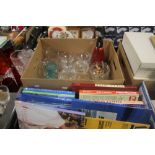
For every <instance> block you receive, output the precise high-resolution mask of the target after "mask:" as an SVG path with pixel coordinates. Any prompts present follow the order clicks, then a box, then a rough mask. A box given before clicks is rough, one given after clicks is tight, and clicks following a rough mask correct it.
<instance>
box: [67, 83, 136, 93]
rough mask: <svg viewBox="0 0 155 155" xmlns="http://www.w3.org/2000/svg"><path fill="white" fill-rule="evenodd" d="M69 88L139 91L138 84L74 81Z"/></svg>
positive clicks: (76, 90)
mask: <svg viewBox="0 0 155 155" xmlns="http://www.w3.org/2000/svg"><path fill="white" fill-rule="evenodd" d="M69 90H72V91H75V92H77V93H78V92H79V90H115V91H116V90H117V91H138V87H137V86H125V85H103V84H85V83H84V84H82V83H72V85H71V86H70V87H69Z"/></svg>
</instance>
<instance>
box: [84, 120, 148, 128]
mask: <svg viewBox="0 0 155 155" xmlns="http://www.w3.org/2000/svg"><path fill="white" fill-rule="evenodd" d="M84 128H86V129H149V128H150V125H149V124H141V123H133V122H124V121H117V120H109V119H102V118H91V117H85V123H84Z"/></svg>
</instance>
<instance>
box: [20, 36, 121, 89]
mask: <svg viewBox="0 0 155 155" xmlns="http://www.w3.org/2000/svg"><path fill="white" fill-rule="evenodd" d="M95 45H96V40H95V39H49V38H46V39H40V40H39V42H38V45H37V47H36V50H35V52H34V55H33V56H32V58H31V59H30V62H29V64H28V65H27V68H26V70H25V72H24V74H23V76H22V77H21V80H22V83H23V85H24V86H25V87H26V86H29V87H32V86H36V85H37V86H38V87H42V88H52V89H62V88H64V87H65V88H66V87H68V86H70V85H71V84H72V83H95V84H123V83H124V77H123V73H122V71H121V67H120V64H119V60H118V56H117V54H116V52H115V49H114V46H113V42H112V41H110V40H105V41H104V49H105V58H106V60H107V61H108V62H109V65H110V69H111V74H110V79H109V80H97V81H94V80H89V79H88V80H58V79H55V80H51V79H45V78H43V77H39V75H38V67H39V64H40V62H41V61H42V59H43V58H44V56H45V50H46V49H50V51H65V52H70V53H72V54H74V53H75V54H76V53H81V52H92V51H93V49H94V47H95ZM50 54H51V57H52V55H53V54H54V53H52V52H51V53H50Z"/></svg>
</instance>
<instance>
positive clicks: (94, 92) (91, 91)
mask: <svg viewBox="0 0 155 155" xmlns="http://www.w3.org/2000/svg"><path fill="white" fill-rule="evenodd" d="M79 93H91V94H122V95H124V94H131V95H132V94H139V92H138V91H115V90H112V91H111V90H109V91H108V90H80V91H79Z"/></svg>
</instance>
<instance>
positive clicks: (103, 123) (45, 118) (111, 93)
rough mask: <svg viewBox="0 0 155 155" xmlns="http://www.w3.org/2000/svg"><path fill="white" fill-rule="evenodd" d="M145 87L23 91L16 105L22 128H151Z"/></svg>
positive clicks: (85, 86) (92, 86) (88, 86)
mask: <svg viewBox="0 0 155 155" xmlns="http://www.w3.org/2000/svg"><path fill="white" fill-rule="evenodd" d="M148 99H149V96H148V94H147V90H146V87H145V84H144V83H142V85H141V86H140V87H139V88H138V87H137V86H125V85H95V84H79V83H73V84H72V85H71V86H70V87H69V88H68V90H50V89H38V88H28V87H26V88H22V89H21V90H20V92H19V95H18V97H17V99H16V101H15V107H16V112H17V117H18V122H19V126H20V128H71V129H81V128H85V129H114V128H117V129H119V128H121V129H125V128H127V129H130V128H150V124H149V120H150V116H151V113H152V108H151V105H150V103H149V100H148Z"/></svg>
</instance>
